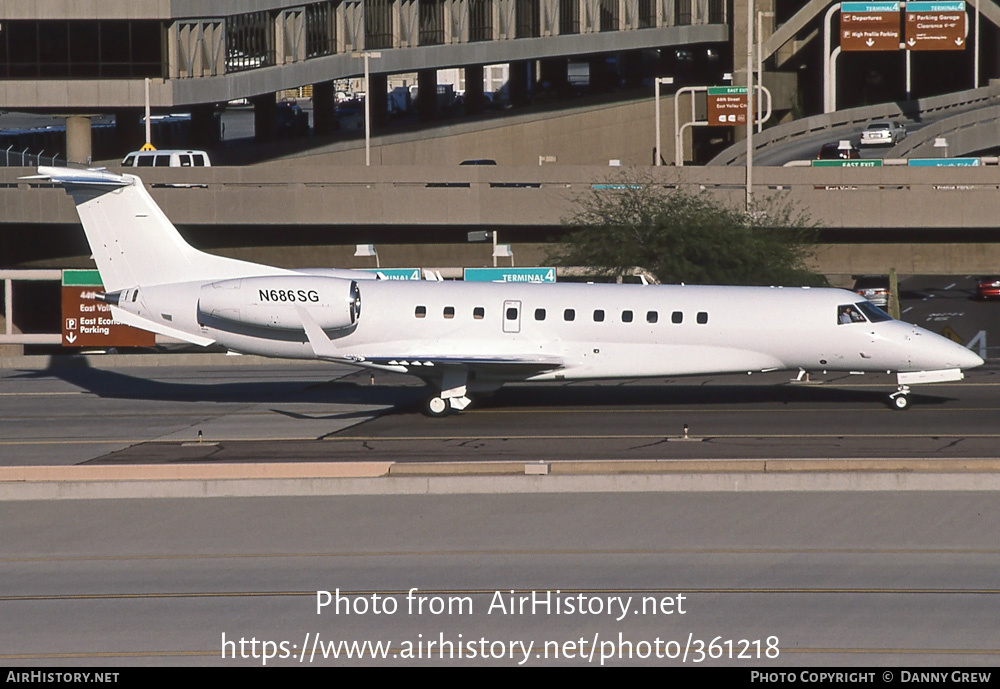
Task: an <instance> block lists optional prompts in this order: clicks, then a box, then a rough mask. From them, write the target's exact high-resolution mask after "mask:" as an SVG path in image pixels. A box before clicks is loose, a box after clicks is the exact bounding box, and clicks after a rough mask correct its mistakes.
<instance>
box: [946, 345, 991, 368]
mask: <svg viewBox="0 0 1000 689" xmlns="http://www.w3.org/2000/svg"><path fill="white" fill-rule="evenodd" d="M937 350H938V352H937V356H938V358H939V360H940V361H941V362H942V366H941V368H960V369H962V370H965V369H967V368H975V367H976V366H982V365H983V363H984V362H983V359H982V357H980V356H979V355H978V354H976V353H975V352H973V351H972V350H971V349H969V348H968V347H965V346H964V345H960V344H959V343H957V342H952V341H951V340H943V341H939V346H938V347H937Z"/></svg>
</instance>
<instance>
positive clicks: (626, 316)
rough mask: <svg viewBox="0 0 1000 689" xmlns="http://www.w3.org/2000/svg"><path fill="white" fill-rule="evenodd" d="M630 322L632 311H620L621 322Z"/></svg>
mask: <svg viewBox="0 0 1000 689" xmlns="http://www.w3.org/2000/svg"><path fill="white" fill-rule="evenodd" d="M631 322H632V312H631V311H622V323H631Z"/></svg>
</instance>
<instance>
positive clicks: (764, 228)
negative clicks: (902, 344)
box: [549, 179, 826, 285]
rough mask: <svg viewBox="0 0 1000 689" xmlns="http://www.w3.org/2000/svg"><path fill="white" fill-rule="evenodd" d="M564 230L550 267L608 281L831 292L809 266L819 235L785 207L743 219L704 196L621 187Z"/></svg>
mask: <svg viewBox="0 0 1000 689" xmlns="http://www.w3.org/2000/svg"><path fill="white" fill-rule="evenodd" d="M563 224H564V226H566V227H567V228H568V229H570V233H569V234H568V236H567V237H566V239H565V243H564V244H563V245H561V246H560V247H559V248H558V249H556V250H555V251H554V252H552V253H550V255H549V260H550V261H552V262H554V263H556V264H557V265H564V266H590V267H593V268H597V269H598V270H599V271H600V272H601V273H603V274H604V275H606V276H609V277H620V276H623V275H627V274H630V273H631V272H632V270H633V268H634V267H640V268H644V269H645V270H647V271H649V272H651V273H653V274H654V275H655V276H656V277H657V279H658V280H659V281H660V282H673V283H679V282H683V283H687V284H726V285H824V284H826V279H825V278H824V277H823V276H822V275H818V274H816V273H814V272H812V271H810V270H809V269H808V268H807V267H806V266H805V260H806V259H807V258H808V257H809V256H810V255H811V254H812V251H813V249H814V247H815V242H816V238H817V231H816V227H815V225H813V224H812V223H811V222H810V221H809V220H808V218H806V217H805V216H803V215H802V214H800V213H796V212H795V211H794V209H792V208H791V207H790V206H787V205H784V206H783V205H780V204H777V203H768V204H763V205H761V206H760V207H758V208H756V209H754V210H753V212H750V213H745V212H743V211H742V210H734V209H732V208H727V207H724V206H722V205H720V204H719V203H717V202H716V201H714V200H713V199H712V198H711V197H710V196H709V195H707V194H697V195H696V194H690V193H687V192H683V191H680V190H677V189H667V188H665V187H664V186H662V185H657V184H653V183H651V182H650V181H648V180H642V181H637V180H635V179H624V180H616V181H612V182H609V183H608V184H606V185H601V188H594V189H591V190H590V191H589V192H587V193H586V194H585V195H583V196H582V197H581V198H580V199H578V207H577V210H576V212H575V213H574V214H573V215H572V216H570V217H569V218H566V219H565V220H564V221H563Z"/></svg>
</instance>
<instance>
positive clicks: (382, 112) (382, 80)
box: [365, 74, 437, 129]
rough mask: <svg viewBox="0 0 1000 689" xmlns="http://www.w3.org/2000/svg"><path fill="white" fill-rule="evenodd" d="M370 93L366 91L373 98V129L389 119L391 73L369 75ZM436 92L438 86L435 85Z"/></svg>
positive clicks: (381, 125) (383, 124)
mask: <svg viewBox="0 0 1000 689" xmlns="http://www.w3.org/2000/svg"><path fill="white" fill-rule="evenodd" d="M368 82H369V86H368V88H369V90H370V91H371V93H370V94H368V93H366V94H365V98H368V97H371V99H372V109H371V113H372V129H377V128H379V127H384V126H385V123H386V122H388V121H389V75H388V74H371V75H369V77H368ZM434 90H435V92H436V91H437V86H435V87H434Z"/></svg>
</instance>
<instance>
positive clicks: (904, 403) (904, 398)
mask: <svg viewBox="0 0 1000 689" xmlns="http://www.w3.org/2000/svg"><path fill="white" fill-rule="evenodd" d="M892 406H893V407H895V408H896V409H898V410H899V411H903V410H904V409H909V407H910V396H909V395H896V396H895V397H893V398H892Z"/></svg>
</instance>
